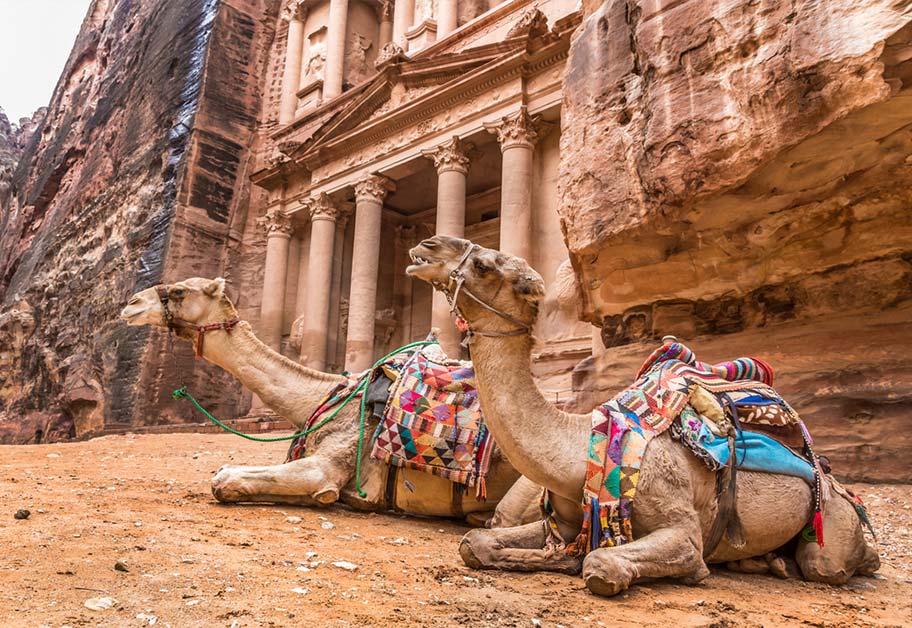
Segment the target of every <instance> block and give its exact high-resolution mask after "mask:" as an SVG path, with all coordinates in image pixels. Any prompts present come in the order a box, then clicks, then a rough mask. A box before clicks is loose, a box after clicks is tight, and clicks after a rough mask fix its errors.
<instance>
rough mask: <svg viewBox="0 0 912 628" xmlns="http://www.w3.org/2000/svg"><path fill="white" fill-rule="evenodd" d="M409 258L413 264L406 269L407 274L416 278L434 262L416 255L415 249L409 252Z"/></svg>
mask: <svg viewBox="0 0 912 628" xmlns="http://www.w3.org/2000/svg"><path fill="white" fill-rule="evenodd" d="M409 257H410V258H411V260H412V263H411V264H409V265H408V267H407V268H406V269H405V273H406V274H407V275H410V276H415V275H416V274H417V273H418V272H419V271H420V270H421V269H423V268H426V267H428V266H430V265H431V264H433V263H434V262H432V261H430V260H428V259H425V258H423V257H421V256H420V255H416V254H415V252H414V249H413V250H411V251H409Z"/></svg>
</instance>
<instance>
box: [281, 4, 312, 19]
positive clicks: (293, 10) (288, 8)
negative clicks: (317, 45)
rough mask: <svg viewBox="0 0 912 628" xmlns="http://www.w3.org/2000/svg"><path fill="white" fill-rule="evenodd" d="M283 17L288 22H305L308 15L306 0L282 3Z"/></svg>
mask: <svg viewBox="0 0 912 628" xmlns="http://www.w3.org/2000/svg"><path fill="white" fill-rule="evenodd" d="M280 15H281V17H282V19H283V20H285V21H286V22H290V21H292V20H297V21H299V22H303V21H304V19H305V18H306V17H307V7H305V6H304V0H288V1H287V2H285V3H284V4H283V5H282V12H281V14H280Z"/></svg>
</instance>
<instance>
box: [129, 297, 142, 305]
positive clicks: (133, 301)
mask: <svg viewBox="0 0 912 628" xmlns="http://www.w3.org/2000/svg"><path fill="white" fill-rule="evenodd" d="M139 300H140V299H139V297H133V298H132V299H130V300H129V301H127V305H136V304H137V303H139Z"/></svg>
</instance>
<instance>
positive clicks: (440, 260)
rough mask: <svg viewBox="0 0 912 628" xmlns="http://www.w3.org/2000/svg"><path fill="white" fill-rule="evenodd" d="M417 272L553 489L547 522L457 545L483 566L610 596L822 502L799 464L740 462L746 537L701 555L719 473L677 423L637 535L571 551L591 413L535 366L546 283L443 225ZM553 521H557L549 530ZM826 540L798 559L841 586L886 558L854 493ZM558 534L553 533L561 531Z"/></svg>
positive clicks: (722, 554)
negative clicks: (569, 406)
mask: <svg viewBox="0 0 912 628" xmlns="http://www.w3.org/2000/svg"><path fill="white" fill-rule="evenodd" d="M410 254H411V258H412V261H413V262H414V263H413V264H412V265H411V266H409V267H408V269H407V272H408V274H409V275H411V276H413V277H417V278H419V279H422V280H424V281H427V282H428V283H430V284H431V285H433V286H435V287H436V288H437V289H439V290H441V291H443V292H445V293H446V294H447V295H448V296H449V298H450V299H455V301H456V302H455V307H456V308H457V309H458V312H459V314H460V316H461V317H462V318H463V320H464V321H465V323H466V326H467V327H468V329H469V331H468V334H469V338H470V342H471V352H472V359H473V361H474V364H475V369H476V373H477V377H478V395H479V399H480V401H481V403H482V406H483V407H484V409H485V418H486V421H487V425H488V428H489V429H490V430H491V434H492V435H493V436H494V438H495V439H496V440H497V442H498V444H499V445H500V446H501V447H502V448H503V451H504V453H505V454H506V456H507V458H508V459H509V460H510V462H511V463H513V465H514V466H515V467H516V469H517V470H518V471H520V472H521V473H522V474H523V475H524V476H525V477H526V478H528V479H529V480H530V481H532V482H535V483H538V484H540V485H542V486H544V487H545V488H546V489H548V491H550V505H551V508H552V511H553V516H552V518H551V519H550V520H547V519H546V520H545V521H544V522H542V521H539V522H536V523H530V524H526V525H522V526H517V527H511V528H504V529H496V530H494V529H492V530H472V531H470V532H469V533H468V534H466V535H465V537H464V538H463V540H462V543H461V545H460V550H459V551H460V554H461V556H462V558H463V560H464V562H465V563H466V564H467V565H469V566H471V567H475V568H488V569H510V570H518V571H537V570H552V571H560V572H565V573H578V572H579V571H580V570H582V573H583V576H584V578H585V582H586V586H587V587H588V588H589V590H590V591H592V592H593V593H596V594H600V595H614V594H616V593H618V592H619V591H622V590H624V589H626V588H627V587H629V586H630V585H631V584H633V583H635V582H639V581H642V580H645V579H651V578H662V577H671V578H678V579H681V580H682V581H684V582H687V583H695V582H698V581H700V580H702V579H703V578H705V577H706V576H707V575H708V574H709V570H708V568H707V566H706V565H707V563H719V562H727V561H738V560H742V559H749V558H751V557H754V556H764V555H767V554H768V553H770V552H772V551H773V550H775V549H777V548H781V547H782V546H783V545H785V544H786V543H788V542H789V541H791V540H792V539H795V538H796V536H797V535H798V534H799V533H800V532H801V531H802V529H803V528H804V527H805V526H806V524H807V522H808V520H809V517H810V513H811V512H812V500H811V496H812V493H811V489H810V487H809V486H808V484H807V483H806V482H805V481H803V480H801V479H799V478H797V477H792V476H785V475H775V474H771V473H762V472H751V471H738V473H737V485H738V490H737V503H736V508H737V513H738V515H739V516H740V521H741V526H742V530H743V534H744V539H745V541H746V542H745V543H744V544H743V545H742V546H741V547H739V548H736V547H734V546H733V545H732V544H730V543H729V542H728V540H727V539H724V538H723V540H722V541H721V542H719V543H718V545H717V546H716V547H715V548H714V549H712V550H711V552H710V553H709V555H708V556H706V555H704V544H706V543H708V542H709V541H708V539H709V538H710V530H711V528H712V524H713V521H714V518H715V515H716V511H717V494H716V472H714V471H712V470H710V469H709V468H707V467H706V465H704V464H703V463H702V462H701V461H700V460H698V459H697V457H696V456H694V455H692V454H691V453H690V451H689V450H688V449H687V448H686V447H685V446H684V445H682V444H681V443H679V442H678V441H675V440H673V439H672V437H671V436H670V434H669V433H668V432H664V433H662V434H661V435H659V436H657V437H655V438H654V439H653V440H652V441H651V442H650V444H649V447H648V448H647V449H646V451H645V455H644V457H643V459H642V464H641V467H640V477H639V486H638V488H637V493H636V499H635V501H634V504H633V510H632V528H633V538H634V539H635V540H633V541H632V542H630V543H626V544H622V545H617V546H615V547H600V548H597V549H595V550H593V551H591V552H590V553H588V555H586V556H585V557H582V556H578V555H574V554H572V553H570V552H568V551H567V549H566V548H564V547H562V546H561V544H560V543H557V542H555V539H557V540H558V541H560V540H561V539H567V540H568V541H569V540H571V539H574V538H576V537H577V535H578V534H579V533H580V531H581V526H582V521H583V516H584V512H583V508H582V505H581V501H582V496H583V485H584V482H585V480H586V473H587V458H588V456H587V452H588V448H589V439H590V429H591V418H590V415H588V414H570V413H567V412H562V411H561V410H559V409H557V408H555V407H554V406H552V405H551V404H550V403H549V402H548V401H547V400H546V399H545V398H544V396H542V394H541V393H540V392H539V390H538V389H537V387H536V386H535V382H534V381H533V379H532V374H531V368H530V367H531V350H532V344H533V340H532V337H531V334H530V331H531V329H532V327H533V325H534V323H535V320H536V316H537V314H538V306H539V301H540V300H541V298H542V296H543V293H544V284H543V282H542V279H541V277H540V276H539V275H538V274H537V273H536V272H535V271H534V270H532V268H531V267H529V265H528V264H527V263H526V262H525V261H524V260H522V259H519V258H516V257H512V256H509V255H505V254H502V253H499V252H497V251H493V250H490V249H485V248H482V247H480V246H477V245H473V244H472V243H471V242H469V241H467V240H463V239H460V238H451V237H441V236H435V237H433V238H430V239H428V240H424V241H423V242H421V243H420V244H419V245H418V246H416V247H414V248H413V249H412V250H411V251H410ZM552 526H554V527H555V528H556V530H555V529H554V528H552ZM824 526H825V529H826V535H827V536H826V545H825V547H820V546H818V545H817V544H816V543H814V542H808V541H806V540H802V539H801V538H799V539H798V547H797V554H796V560H797V562H798V565H799V567H800V568H801V571H802V573H803V574H804V576H805V577H806V578H807V579H809V580H816V581H822V582H827V583H833V584H840V583H843V582H845V581H846V580H847V579H848V578H849V577H851V576H852V575H853V574H871V573H873V572H874V571H876V570H877V569H878V567H879V565H880V561H879V558H878V556H877V554H876V553H875V552H874V551H873V550H872V549H871V548H870V547H869V546H868V545H867V544H866V542H865V538H864V534H863V531H862V527H861V523H860V521H859V519H858V517H857V516H856V513H855V510H854V508H853V507H852V505H851V504H849V502H848V501H847V500H846V499H842V498H840V497H837V496H834V497H833V499H831V500H830V502H829V504H828V506H827V508H826V511H825V516H824ZM555 532H556V533H555Z"/></svg>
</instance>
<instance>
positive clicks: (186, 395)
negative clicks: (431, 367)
mask: <svg viewBox="0 0 912 628" xmlns="http://www.w3.org/2000/svg"><path fill="white" fill-rule="evenodd" d="M432 344H436V342H432V341H429V340H422V341H419V342H410V343H409V344H407V345H404V346H402V347H399V348H398V349H396V350H395V351H392V352H390V353H387V354H386V355H385V356H383V357H382V358H380V359H379V360H377V361H376V362H374V365H373V366H372V367H371V368H370V369H369V370H368V371H367V372H366V373H365V374H364V375H363V376H362V377H361V379H360V380H359V381H358V384H357V385H356V386H355V388H354V389H353V390H352V392H351V393H350V394H349V395H348V396H347V397H346V398H345V399H344V400H343V401H342V402H341V403H340V404H339V405H338V406H337V407H336V409H335V410H333V411H332V413H331V414H330V415H329V416H328V417H326V418H325V419H323V420H322V421H320V422H319V423H317V424H316V425H314V426H313V427H310V428H308V429H306V430H304V431H302V432H298V433H296V434H292V435H291V436H276V437H274V438H264V437H259V436H251V435H250V434H244V433H243V432H239V431H237V430H235V429H232V428H230V427H228V426H227V425H225V424H224V423H222V422H221V421H219V420H218V419H217V418H215V417H214V416H212V415H211V414H210V413H209V411H208V410H206V408H204V407H203V406H202V405H200V402H199V401H197V400H196V398H195V397H194V396H193V395H191V394H190V392H189V391H188V390H187V387H186V386H181V387H180V388H178V389H176V390H174V391H173V392H172V393H171V397H172V398H173V399H175V400H176V401H180V400H181V399H189V400H190V401H191V402H192V403H193V405H194V406H196V409H197V410H199V411H200V412H202V413H203V415H204V416H205V417H206V418H207V419H209V420H210V421H212V422H213V423H215V424H216V425H218V426H219V427H220V428H222V429H223V430H225V431H226V432H231V433H232V434H234V435H235V436H240V437H241V438H246V439H247V440H252V441H256V442H258V443H275V442H278V441H283V440H294V439H296V438H300V437H302V436H307V435H308V434H312V433H313V432H316V431H317V430H318V429H320V428H321V427H323V426H324V425H326V424H327V423H329V422H330V421H332V420H333V419H334V418H336V415H337V414H339V412H340V411H341V410H342V408H344V407H345V406H347V405H348V402H349V401H351V400H352V399H354V398H355V396H357V395H358V394H359V393H363V392H364V390H366V389H367V386H368V385H369V384H370V379H371V378H370V375H371V373H373V372H374V369H375V368H377V367H378V366H380V365H381V364H383V363H384V362H386V361H387V360H389V359H390V358H391V357H393V356H394V355H397V354H399V353H403V352H405V351H406V350H408V349H413V348H416V347H426V346H428V345H432ZM366 398H367V396H366V395H364V394H362V395H361V408H360V418H359V421H358V458H357V460H356V461H355V489H356V490H357V491H358V495H359V496H360V497H361V498H362V499H364V498H365V497H367V493H365V492H364V491H363V490H362V489H361V453H362V452H363V451H364V423H365V414H366V411H365V400H366Z"/></svg>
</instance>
